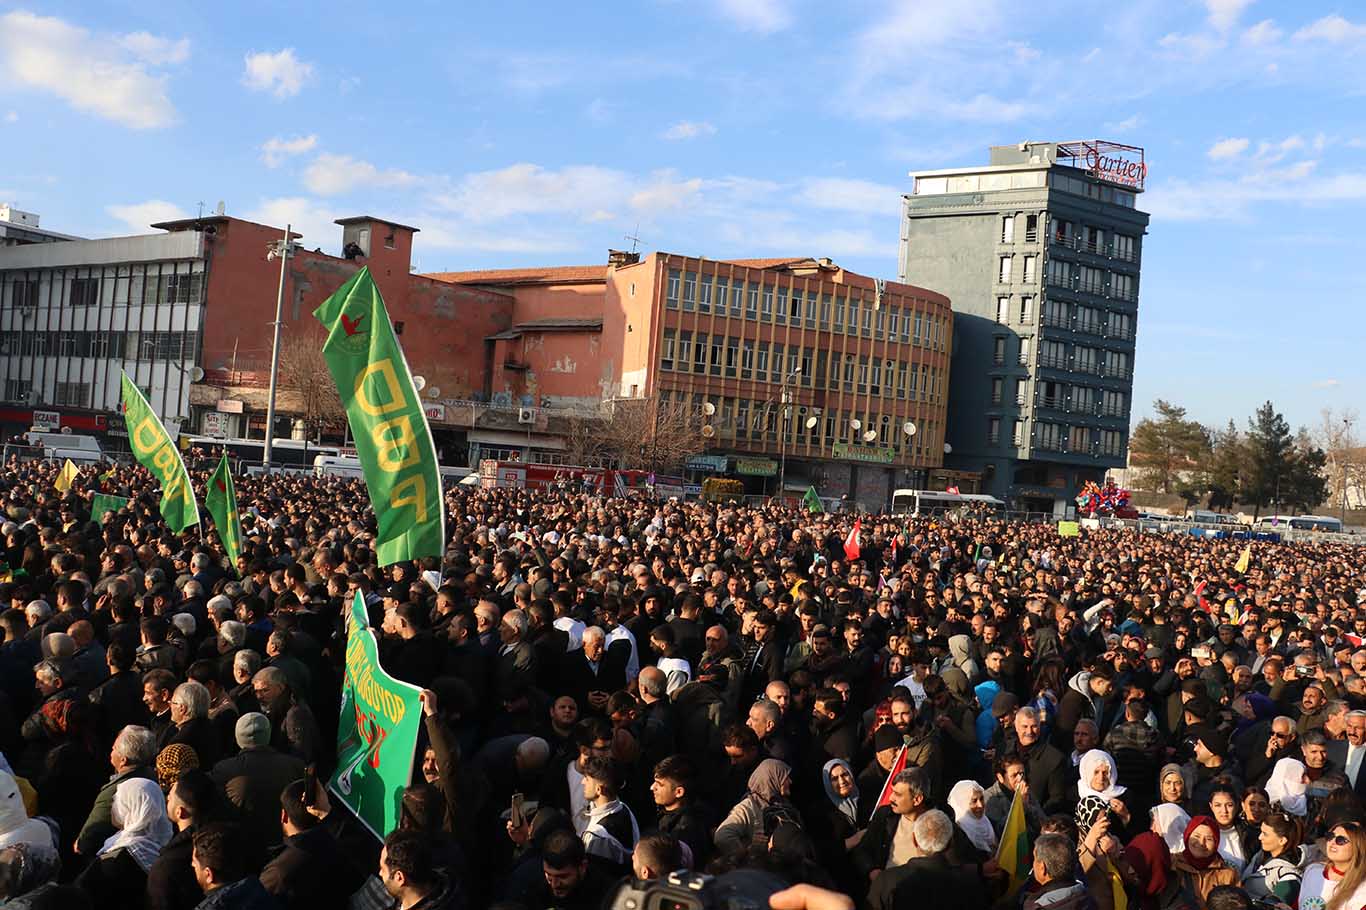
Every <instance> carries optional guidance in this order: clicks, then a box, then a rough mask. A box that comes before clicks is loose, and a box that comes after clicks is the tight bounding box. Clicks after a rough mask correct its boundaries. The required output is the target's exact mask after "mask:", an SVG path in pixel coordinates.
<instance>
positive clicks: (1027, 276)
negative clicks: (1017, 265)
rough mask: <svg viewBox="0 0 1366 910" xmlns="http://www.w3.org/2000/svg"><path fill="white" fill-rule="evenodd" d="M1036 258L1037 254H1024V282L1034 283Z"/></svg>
mask: <svg viewBox="0 0 1366 910" xmlns="http://www.w3.org/2000/svg"><path fill="white" fill-rule="evenodd" d="M1038 258H1039V257H1037V256H1026V257H1025V258H1024V283H1025V284H1033V283H1034V261H1035V260H1036V259H1038Z"/></svg>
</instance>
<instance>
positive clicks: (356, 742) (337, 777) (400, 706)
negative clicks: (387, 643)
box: [328, 591, 422, 839]
mask: <svg viewBox="0 0 1366 910" xmlns="http://www.w3.org/2000/svg"><path fill="white" fill-rule="evenodd" d="M421 694H422V690H421V689H419V688H418V687H417V686H413V685H410V684H408V683H406V682H401V681H400V680H397V679H394V678H393V677H392V676H390V675H389V674H388V673H386V672H385V671H384V668H383V667H381V666H380V663H379V645H378V643H377V642H376V640H375V633H374V631H372V630H371V629H370V625H369V622H368V620H367V617H366V613H365V597H364V595H363V594H361V592H359V591H357V592H356V596H355V599H354V600H353V601H352V602H351V610H350V613H349V614H348V619H347V635H346V675H345V677H344V679H343V682H342V708H341V721H340V724H339V725H338V727H337V770H336V771H335V772H333V774H332V779H331V780H330V781H329V782H328V789H329V790H331V791H332V792H333V793H335V794H336V795H337V797H338V798H339V799H341V801H342V802H344V803H346V805H347V808H349V809H350V810H351V811H352V812H354V813H355V814H356V817H357V818H359V819H360V820H361V821H362V822H363V823H364V824H365V826H366V827H367V828H369V829H370V830H371V831H372V832H374V834H375V835H376V836H377V837H379V838H381V839H383V838H385V837H386V836H388V834H389V832H391V831H393V830H394V828H396V827H397V826H398V821H399V815H400V807H401V805H402V802H403V790H404V788H406V787H407V786H408V784H409V783H410V779H411V778H412V774H413V757H414V753H415V751H416V749H417V734H418V730H419V729H420V728H421V726H422V700H421V697H420V696H421Z"/></svg>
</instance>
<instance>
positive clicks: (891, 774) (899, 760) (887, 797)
mask: <svg viewBox="0 0 1366 910" xmlns="http://www.w3.org/2000/svg"><path fill="white" fill-rule="evenodd" d="M905 770H906V747H905V746H902V747H901V751H900V752H898V753H897V754H896V761H894V762H892V770H891V771H888V772H887V783H885V784H883V785H882V792H881V793H880V794H878V798H877V804H878V805H879V806H885V805H887V804H888V803H890V802H891V801H892V781H894V780H896V776H897V775H898V774H900V773H901V772H902V771H905ZM874 808H876V807H874Z"/></svg>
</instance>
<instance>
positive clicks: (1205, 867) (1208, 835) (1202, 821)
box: [1172, 815, 1238, 907]
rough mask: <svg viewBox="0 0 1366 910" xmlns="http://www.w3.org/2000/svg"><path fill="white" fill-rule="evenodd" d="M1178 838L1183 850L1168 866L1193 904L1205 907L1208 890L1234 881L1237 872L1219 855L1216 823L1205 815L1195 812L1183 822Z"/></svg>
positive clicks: (1236, 880) (1236, 881)
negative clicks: (1183, 831)
mask: <svg viewBox="0 0 1366 910" xmlns="http://www.w3.org/2000/svg"><path fill="white" fill-rule="evenodd" d="M1182 840H1183V842H1184V844H1185V847H1186V849H1185V850H1184V851H1183V852H1182V853H1181V855H1180V856H1177V857H1174V858H1173V859H1172V869H1173V871H1175V872H1176V873H1177V875H1178V876H1180V879H1181V888H1182V890H1184V891H1185V892H1186V894H1187V895H1188V896H1189V897H1190V899H1191V900H1193V901H1194V902H1195V904H1196V906H1198V907H1203V906H1205V901H1206V899H1207V898H1208V897H1209V893H1210V892H1211V891H1213V890H1214V889H1215V888H1217V887H1218V886H1220V885H1236V884H1238V873H1237V872H1234V871H1233V869H1232V868H1230V867H1229V865H1228V863H1226V862H1224V858H1223V857H1222V856H1220V855H1219V823H1218V822H1216V821H1215V820H1214V819H1212V818H1210V817H1209V816H1208V815H1197V816H1196V817H1195V818H1193V819H1191V820H1190V823H1189V824H1188V825H1186V830H1185V833H1184V834H1183V836H1182Z"/></svg>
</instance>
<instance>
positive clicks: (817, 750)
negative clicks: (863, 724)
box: [808, 689, 858, 780]
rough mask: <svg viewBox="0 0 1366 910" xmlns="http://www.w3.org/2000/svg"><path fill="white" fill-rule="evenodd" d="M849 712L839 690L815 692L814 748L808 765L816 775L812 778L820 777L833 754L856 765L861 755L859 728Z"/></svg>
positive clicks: (812, 723) (812, 719) (812, 725)
mask: <svg viewBox="0 0 1366 910" xmlns="http://www.w3.org/2000/svg"><path fill="white" fill-rule="evenodd" d="M848 712H849V706H848V705H846V704H845V702H844V696H843V695H841V694H840V693H839V691H838V690H835V689H822V690H821V691H819V692H817V693H816V701H815V704H814V705H813V706H812V710H811V734H812V741H811V747H812V748H811V753H810V755H811V760H810V762H809V764H810V766H811V767H810V768H809V769H808V770H810V771H812V772H813V774H815V775H816V776H815V777H812V778H811V779H812V780H815V779H817V777H818V776H819V772H820V770H821V769H822V768H823V767H825V763H826V762H828V761H829V760H830V759H832V758H838V759H841V760H843V761H845V762H848V763H849V764H850V765H851V766H852V765H853V762H854V760H855V758H856V757H857V755H858V730H857V729H856V728H855V725H854V722H853V719H852V718H851V717H849V716H848Z"/></svg>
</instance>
